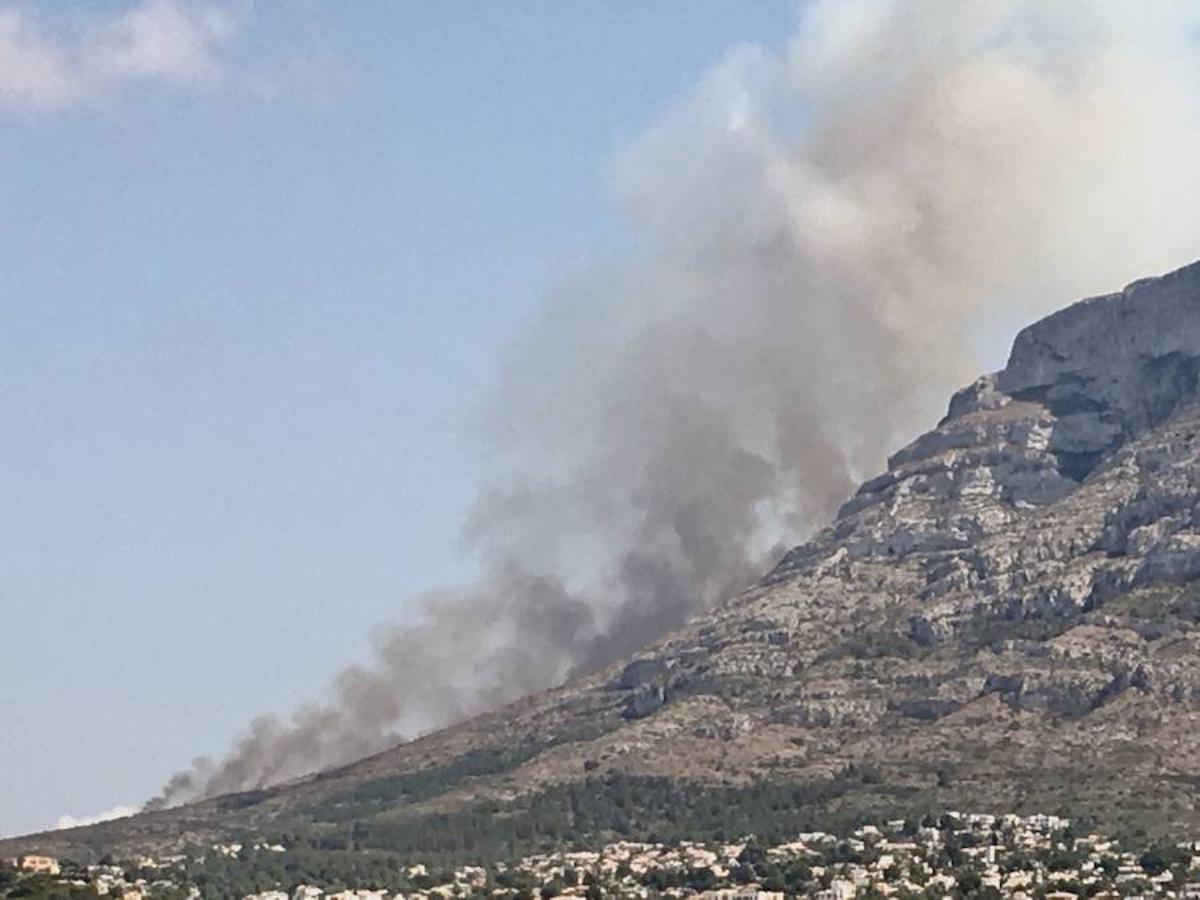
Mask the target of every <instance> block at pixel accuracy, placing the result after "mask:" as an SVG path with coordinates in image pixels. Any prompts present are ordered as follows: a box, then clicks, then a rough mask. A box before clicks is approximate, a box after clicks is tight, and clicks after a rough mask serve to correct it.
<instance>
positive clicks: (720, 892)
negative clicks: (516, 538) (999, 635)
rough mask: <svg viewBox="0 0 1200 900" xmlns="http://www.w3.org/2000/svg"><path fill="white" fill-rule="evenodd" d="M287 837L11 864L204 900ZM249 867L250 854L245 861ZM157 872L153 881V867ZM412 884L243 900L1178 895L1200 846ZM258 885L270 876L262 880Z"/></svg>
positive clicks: (898, 839) (748, 859)
mask: <svg viewBox="0 0 1200 900" xmlns="http://www.w3.org/2000/svg"><path fill="white" fill-rule="evenodd" d="M246 849H251V850H253V851H255V852H256V853H263V852H265V853H281V854H283V853H287V852H288V850H287V848H286V847H284V846H283V845H282V844H262V843H260V844H253V845H251V846H250V847H249V848H244V847H243V845H241V844H215V845H213V846H212V847H210V848H209V850H208V851H206V854H205V855H201V856H198V857H196V858H190V857H186V856H174V857H169V858H164V859H151V858H146V857H141V858H137V859H134V860H129V861H128V862H126V863H125V864H124V865H111V864H109V865H92V866H88V867H86V868H84V869H78V870H73V871H69V870H68V866H67V865H66V864H65V863H60V862H59V860H56V859H53V858H51V857H48V856H23V857H20V858H19V859H16V860H13V861H12V866H13V868H14V869H16V872H17V877H18V878H22V877H25V878H37V877H40V878H48V879H54V880H57V881H58V882H59V883H62V884H69V885H72V886H74V887H77V888H84V889H90V890H91V891H92V892H94V893H95V894H97V895H99V896H107V897H113V898H120V900H155V898H160V897H162V898H171V900H175V898H181V897H182V898H190V900H199V898H202V897H204V896H205V893H204V890H203V886H202V885H201V884H197V883H192V881H191V878H190V875H189V869H190V867H191V866H192V865H193V864H196V863H202V862H203V861H204V859H205V856H206V855H207V856H211V857H212V858H220V859H225V860H229V861H231V862H232V863H233V864H236V865H241V864H242V862H243V861H244V859H245V858H247V857H248V856H249V855H248V854H244V852H243V851H244V850H246ZM247 864H249V863H247ZM156 874H157V875H160V876H161V877H150V876H155V875H156ZM396 876H397V879H399V880H400V881H402V882H403V883H405V884H407V885H408V887H406V888H405V889H403V890H395V889H393V890H392V891H390V892H389V891H386V890H382V889H380V888H379V887H378V886H377V885H360V886H354V887H346V886H344V885H339V886H331V885H325V886H322V885H318V884H310V883H302V884H292V885H286V884H279V885H276V886H274V887H272V888H270V889H268V890H263V891H261V892H259V893H250V894H245V895H244V897H243V900H409V898H446V900H449V898H470V897H475V898H483V897H493V898H538V900H550V898H564V900H565V898H585V900H593V898H602V897H630V898H635V897H636V898H652V897H699V898H711V900H784V898H785V897H812V898H816V900H854V898H871V900H874V898H880V897H885V898H886V897H895V898H898V900H908V898H943V897H950V896H956V897H967V896H970V897H985V898H986V897H1011V898H1014V900H1083V898H1100V900H1116V898H1126V900H1128V898H1133V900H1140V898H1150V897H1155V898H1177V900H1200V845H1197V844H1191V843H1181V844H1173V845H1168V846H1165V847H1157V848H1142V849H1140V850H1134V849H1125V848H1122V847H1121V846H1119V845H1118V843H1117V842H1116V841H1115V840H1112V839H1110V838H1106V837H1104V836H1102V835H1099V834H1094V833H1087V834H1081V833H1077V832H1076V831H1075V830H1074V829H1073V828H1072V827H1071V823H1070V822H1069V821H1067V820H1066V819H1062V818H1058V817H1055V816H1046V815H1034V816H1025V817H1021V816H1015V815H1009V816H992V815H967V814H961V813H946V814H944V815H942V816H940V817H939V818H936V819H933V818H930V817H926V818H925V819H924V820H922V821H920V822H914V821H903V820H896V821H890V822H886V823H883V824H880V825H864V826H862V827H860V828H858V829H857V830H855V831H853V832H852V833H850V834H846V835H841V836H839V835H835V834H829V833H826V832H821V831H817V832H806V833H801V834H797V835H796V836H795V837H794V838H793V839H791V840H789V841H787V842H784V843H781V844H777V845H774V846H764V845H761V844H759V843H757V842H756V841H754V840H753V839H749V840H742V841H736V842H729V843H713V844H709V843H702V842H687V841H685V842H680V843H677V844H662V843H637V842H631V841H621V842H617V843H611V844H608V845H606V846H603V847H600V848H597V849H595V850H562V851H556V852H549V853H544V854H539V855H534V856H527V857H525V858H523V859H520V860H519V861H516V862H510V863H499V862H497V863H495V864H493V865H490V866H486V867H485V866H469V865H464V866H458V867H451V868H447V869H442V870H437V869H434V868H432V867H429V866H428V865H426V864H423V863H412V864H410V865H405V866H403V867H402V869H401V871H399V872H397V873H396ZM260 883H261V881H260Z"/></svg>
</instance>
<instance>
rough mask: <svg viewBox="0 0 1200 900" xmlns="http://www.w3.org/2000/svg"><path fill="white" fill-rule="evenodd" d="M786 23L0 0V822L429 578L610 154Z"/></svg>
mask: <svg viewBox="0 0 1200 900" xmlns="http://www.w3.org/2000/svg"><path fill="white" fill-rule="evenodd" d="M795 16H796V10H795V8H794V6H793V4H792V3H791V2H783V0H781V2H766V0H762V2H755V3H745V2H742V0H685V2H654V3H611V2H608V0H597V2H587V0H574V2H570V3H562V2H557V0H545V2H533V0H523V2H521V3H503V4H500V3H466V2H462V3H455V2H421V3H418V2H384V0H380V2H356V3H353V4H346V3H335V2H324V3H322V2H308V0H305V2H294V0H289V2H283V0H278V2H271V0H257V2H244V0H238V2H232V3H223V4H220V3H217V4H211V5H202V4H198V3H189V2H184V0H178V2H168V0H146V2H143V0H128V2H127V0H121V2H118V0H111V2H100V0H97V2H93V3H82V2H76V3H73V4H68V3H58V2H55V3H50V2H46V3H39V2H32V0H30V2H18V3H15V4H14V3H11V2H4V0H0V171H2V173H3V175H2V180H0V191H2V193H0V421H2V422H3V423H4V426H5V427H4V434H5V438H4V440H3V441H2V442H0V497H2V498H3V502H2V503H0V611H2V613H3V620H4V632H3V633H4V636H5V638H6V640H5V641H4V649H3V651H2V652H0V685H2V686H3V687H2V688H0V834H4V833H15V832H21V831H27V830H31V829H35V828H41V827H47V826H50V825H53V824H54V823H55V822H56V820H58V818H59V817H60V816H62V815H64V814H72V815H89V814H94V813H97V812H99V811H102V810H105V809H108V808H110V807H113V806H116V805H120V804H127V803H136V802H139V801H141V800H143V799H145V798H147V797H149V796H150V795H151V794H152V793H153V792H154V791H155V790H156V789H157V788H158V787H159V786H160V785H161V783H162V782H163V780H164V778H166V776H168V775H169V774H171V773H172V772H173V771H176V770H177V769H179V768H180V767H181V766H185V765H186V764H187V763H188V761H189V760H190V759H191V757H192V756H194V755H196V754H199V753H202V752H208V753H220V752H221V751H222V750H223V749H224V748H225V747H226V746H227V745H228V743H229V740H230V739H231V738H232V737H233V736H234V735H235V733H237V732H238V731H239V730H240V729H241V728H242V727H243V726H244V725H245V723H246V722H247V721H248V720H249V719H250V717H251V716H253V715H254V714H257V713H259V712H261V711H263V710H264V709H278V710H287V709H291V708H292V707H293V706H294V705H295V704H296V703H299V702H302V701H304V700H308V699H312V698H319V697H320V696H322V693H323V691H324V689H325V687H326V685H327V684H328V681H329V678H330V676H331V674H332V673H333V672H335V671H337V670H338V669H340V668H341V667H342V666H344V665H345V664H346V663H348V662H350V661H352V660H354V659H357V658H361V657H362V656H363V655H364V654H365V653H366V648H367V646H368V643H369V633H370V629H371V626H372V625H374V624H376V623H378V622H380V621H381V620H387V619H395V618H397V617H399V616H402V615H403V609H404V602H405V599H406V598H407V597H410V596H411V595H412V594H413V593H414V592H416V591H417V590H419V589H422V588H425V587H429V586H431V585H434V584H439V583H445V582H447V581H450V582H453V581H457V580H460V579H461V578H462V577H463V576H464V574H465V572H464V570H469V568H470V565H471V564H470V562H469V561H468V560H466V559H465V557H464V556H462V555H461V554H460V551H459V549H458V546H457V540H458V539H457V534H458V528H459V525H460V520H461V515H462V512H463V509H464V507H465V505H466V504H467V503H468V501H469V499H470V497H471V495H472V492H473V490H474V474H475V471H476V470H477V468H478V466H479V461H478V460H474V459H472V458H471V457H470V455H469V451H468V450H467V449H465V448H466V446H467V443H466V442H465V441H464V440H463V432H464V429H466V428H469V427H470V422H471V421H472V416H473V413H474V409H475V406H476V405H477V404H478V403H479V402H480V397H481V394H482V393H483V391H484V389H485V386H486V384H487V383H488V379H489V375H490V373H491V372H492V371H493V367H494V365H495V361H496V356H497V353H498V352H499V349H500V347H501V346H502V345H503V343H504V342H505V340H506V339H507V338H508V337H510V336H511V335H512V334H513V333H514V332H515V331H516V330H517V329H518V328H519V327H520V325H521V323H522V321H523V320H524V319H525V318H526V317H527V316H529V315H530V314H531V312H532V310H533V309H534V307H535V305H536V303H537V301H538V299H539V297H540V296H541V295H542V294H543V293H544V292H545V290H546V289H547V288H549V287H551V286H553V285H554V283H555V282H556V280H557V279H559V278H561V277H562V276H563V275H564V273H566V272H568V271H569V270H571V269H572V268H573V267H576V266H578V265H579V264H580V263H581V262H582V261H585V260H588V259H594V258H596V257H603V256H604V255H605V254H606V253H609V252H612V251H613V250H615V249H616V248H618V247H619V246H620V245H621V243H622V241H623V240H625V238H626V236H625V234H624V233H623V231H622V227H621V223H620V221H619V219H618V218H617V217H616V215H615V212H614V210H613V208H612V206H611V205H610V199H609V193H608V190H607V179H608V175H609V165H610V162H611V160H612V158H613V154H614V152H615V151H616V150H618V149H619V148H620V147H622V146H623V145H624V144H625V143H626V142H628V141H629V140H630V139H631V138H633V137H634V136H635V135H637V134H638V133H639V132H640V131H641V130H642V129H644V128H645V127H646V126H647V124H648V123H650V122H652V121H653V120H654V119H655V118H656V117H657V116H658V115H660V114H661V112H662V111H663V109H664V108H666V107H667V106H669V105H670V104H671V102H672V101H673V100H674V99H676V98H677V97H679V96H680V95H681V94H683V93H684V92H686V91H687V90H688V89H689V88H690V87H691V86H692V85H693V84H694V83H695V82H696V80H697V79H698V78H699V76H700V75H701V73H703V72H704V71H705V70H706V69H707V68H708V67H710V66H711V65H712V64H713V63H714V62H715V61H717V60H718V59H720V58H721V57H722V56H723V55H724V53H725V52H726V51H727V50H729V48H731V47H732V46H734V45H735V44H737V43H738V42H740V41H755V42H759V43H763V44H766V45H767V46H776V45H777V44H778V43H780V42H782V41H784V40H785V39H786V38H787V36H788V35H789V34H790V33H791V31H792V29H793V27H794V20H795Z"/></svg>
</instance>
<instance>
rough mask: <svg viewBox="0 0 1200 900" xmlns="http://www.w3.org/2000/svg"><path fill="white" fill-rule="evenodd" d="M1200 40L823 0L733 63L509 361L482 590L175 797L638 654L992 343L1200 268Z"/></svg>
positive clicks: (1004, 8) (859, 468)
mask: <svg viewBox="0 0 1200 900" xmlns="http://www.w3.org/2000/svg"><path fill="white" fill-rule="evenodd" d="M1198 22H1200V9H1198V8H1197V5H1196V4H1193V3H1183V2H1180V3H1169V4H1168V3H1162V4H1131V3H1126V2H1123V0H1117V2H1111V3H1107V2H1090V3H1084V2H1075V0H1070V2H1068V0H1060V2H1055V0H1027V2H1023V0H960V2H954V3H944V2H938V0H904V2H883V0H824V2H817V3H815V4H812V5H810V6H808V7H806V9H805V11H804V13H803V15H802V17H801V18H800V21H799V24H798V30H797V33H796V35H795V36H794V37H793V38H792V39H791V41H790V42H789V43H788V45H787V46H786V48H785V49H784V50H782V51H779V52H773V51H768V50H766V49H764V48H762V47H758V46H741V47H737V48H735V49H733V50H732V51H731V52H730V53H729V54H728V56H727V58H726V59H725V60H724V61H723V62H721V63H720V64H719V65H717V66H716V67H715V68H714V69H713V70H712V71H711V72H710V73H709V74H708V75H707V76H706V77H705V78H704V79H703V81H702V82H701V83H700V84H699V85H698V86H697V87H696V88H695V90H694V92H693V93H692V94H691V95H690V96H688V97H686V98H684V99H683V100H682V101H681V102H680V103H679V105H678V106H677V107H676V108H675V109H673V110H671V111H670V112H669V113H668V114H666V115H665V117H664V118H663V120H662V121H661V122H659V123H658V124H657V125H656V126H655V127H654V128H652V129H651V130H650V131H649V133H647V134H645V135H644V136H643V137H642V138H641V139H640V140H639V141H637V142H636V144H635V145H634V146H632V147H629V148H628V149H627V151H626V152H625V153H623V154H622V156H621V157H620V159H618V160H617V162H616V164H615V167H614V170H615V175H614V186H615V191H616V193H617V196H618V197H619V199H620V202H621V203H622V205H623V208H624V210H625V211H626V212H627V214H628V219H629V223H630V228H631V231H632V233H633V236H634V237H635V246H636V250H634V251H632V252H630V253H629V254H628V255H627V257H626V258H624V259H622V260H619V261H617V262H613V263H609V264H605V265H597V266H595V267H594V268H592V269H590V270H589V271H585V272H580V273H578V274H577V275H576V276H575V277H574V278H573V279H571V280H570V281H569V283H566V284H564V285H562V286H561V287H560V288H559V289H558V290H557V291H556V292H554V294H553V295H552V296H550V297H548V298H547V300H546V303H545V305H544V309H543V312H542V314H541V315H540V317H539V318H538V319H537V320H536V322H535V323H534V324H533V325H531V326H530V327H529V329H528V330H527V332H526V333H525V334H524V335H523V336H522V337H521V339H520V340H519V341H518V342H517V343H516V345H515V346H513V347H512V348H511V351H510V353H509V355H508V356H507V358H506V362H505V364H504V365H503V367H502V371H501V373H500V376H499V378H498V387H497V389H496V392H495V396H494V398H493V402H492V403H491V404H490V406H489V412H488V414H487V416H486V421H485V423H484V427H483V428H482V429H481V432H482V435H483V441H482V452H483V453H484V454H485V455H486V458H487V459H488V460H489V463H490V465H491V467H492V468H491V471H492V472H493V477H492V478H491V480H490V481H489V483H488V484H487V485H486V486H485V487H484V489H483V490H481V492H480V496H479V499H478V502H477V503H476V505H475V507H474V511H473V513H472V515H471V517H470V521H469V522H468V523H467V526H466V533H467V539H468V541H469V544H470V546H471V548H472V550H473V551H474V553H475V554H476V558H477V560H478V563H479V571H480V572H481V573H482V576H481V577H480V579H479V580H478V581H477V582H476V583H474V584H471V585H468V586H465V587H458V588H450V589H447V590H444V591H437V592H435V593H433V594H430V595H429V596H426V597H424V598H421V599H420V600H419V601H418V605H417V609H418V610H419V612H418V613H417V615H416V616H415V618H414V620H413V623H412V624H408V625H405V626H403V627H395V628H387V629H381V630H380V632H379V634H378V636H377V637H378V639H377V654H376V656H375V658H374V660H372V661H371V662H370V663H369V664H366V665H363V666H356V667H353V668H351V669H348V670H347V671H345V672H343V673H342V674H341V675H340V676H339V677H338V678H337V680H336V682H335V684H334V686H333V691H332V700H331V701H329V702H327V703H323V704H320V705H314V706H312V707H306V708H302V709H300V710H298V711H296V712H295V713H294V714H293V715H292V716H291V717H290V718H289V719H287V720H279V719H276V718H270V717H267V718H262V719H260V720H258V721H256V722H254V723H253V724H252V726H251V727H250V729H249V730H248V731H247V732H246V734H245V735H244V737H242V739H241V740H240V741H238V742H237V743H236V745H235V746H234V747H233V748H232V750H231V751H230V753H229V755H228V756H227V757H226V758H225V759H223V760H220V761H217V762H209V761H199V762H197V763H196V764H195V766H194V767H193V769H192V770H190V771H188V772H185V773H182V774H180V775H178V776H176V777H175V778H174V779H173V780H172V781H171V783H170V784H168V785H167V786H166V788H165V789H164V791H163V794H162V796H161V798H160V799H159V800H158V801H157V802H159V803H178V802H183V801H186V800H189V799H193V798H197V797H204V796H211V795H214V794H217V793H221V792H226V791H232V790H238V789H246V788H252V787H256V786H260V785H265V784H270V783H273V782H277V781H279V780H282V779H286V778H289V777H293V776H297V775H300V774H302V773H305V772H309V771H312V770H315V769H320V768H322V767H327V766H330V765H333V764H337V763H342V762H346V761H349V760H351V759H353V758H355V757H358V756H361V755H363V754H366V753H368V752H370V751H373V750H378V749H380V748H382V747H383V746H385V745H387V744H388V743H389V742H392V741H395V740H398V739H399V738H401V737H411V736H413V735H416V734H419V733H421V732H425V731H428V730H430V729H434V728H437V727H440V726H443V725H446V724H448V723H450V722H452V721H455V720H457V719H461V718H463V717H465V716H469V715H471V714H473V713H476V712H479V711H481V710H484V709H486V708H489V707H493V706H495V705H497V704H501V703H504V702H505V701H508V700H512V699H514V698H517V697H519V696H521V695H523V694H526V693H528V692H531V691H536V690H539V689H542V688H546V687H548V686H550V685H553V684H556V683H558V682H561V681H562V680H563V679H564V678H567V677H569V676H570V675H572V674H574V673H579V672H586V671H589V670H594V669H596V668H597V667H600V666H603V665H604V664H606V663H608V662H610V661H613V660H615V659H618V658H620V657H621V656H622V655H623V654H627V653H629V652H631V651H633V650H635V649H636V648H637V647H638V646H640V645H642V644H644V643H646V642H647V641H650V640H652V639H654V638H656V637H657V636H660V635H662V634H663V633H664V632H666V631H667V630H669V629H671V628H672V627H675V626H677V625H679V624H680V623H682V622H683V621H684V620H686V619H687V618H688V617H690V616H692V615H694V614H696V613H698V612H700V611H702V610H704V609H705V608H706V607H708V606H709V605H710V604H712V603H713V602H715V601H716V600H718V599H720V598H722V597H724V596H727V595H729V594H730V593H731V592H734V591H736V590H738V589H739V588H740V587H743V586H745V585H747V584H748V583H750V582H751V581H752V580H753V579H754V578H755V577H756V576H757V575H759V574H761V573H762V572H763V571H764V568H765V567H766V566H767V565H769V562H770V560H771V559H772V556H773V554H774V553H777V552H778V548H780V547H783V546H786V545H788V544H790V543H794V542H796V541H797V540H798V539H800V538H802V537H803V536H804V535H805V533H806V532H807V531H809V530H810V529H811V528H812V527H814V525H818V524H820V523H821V522H822V520H824V519H825V518H826V517H827V516H828V515H829V514H830V513H831V511H832V510H834V509H835V507H836V505H837V503H838V502H840V501H841V500H842V499H844V498H845V497H846V495H847V494H848V493H849V492H850V490H851V489H852V486H853V485H854V483H855V482H856V481H857V480H858V479H860V478H861V477H864V476H865V475H869V474H872V473H873V472H874V471H876V470H878V469H879V467H880V466H881V464H882V462H883V459H884V455H885V454H886V452H888V451H889V450H890V449H893V448H894V447H895V446H896V445H897V443H898V442H899V441H900V440H901V439H903V438H905V437H910V436H912V434H913V433H914V432H915V431H916V430H917V429H918V427H923V426H927V425H928V424H929V423H930V422H931V421H932V420H933V419H935V418H936V415H937V414H938V413H939V412H940V410H941V408H942V404H943V403H944V402H945V399H946V397H947V396H948V392H949V391H950V390H951V389H952V388H954V387H956V386H958V385H960V384H961V383H963V382H964V381H965V380H966V379H968V378H969V377H970V376H972V375H973V374H975V373H974V371H973V370H974V368H975V363H974V362H973V360H972V356H973V352H972V349H971V348H972V347H974V346H977V345H978V342H979V340H980V334H981V330H983V329H986V328H988V327H989V326H990V327H995V326H996V323H1003V325H1004V327H1005V329H1006V330H1007V329H1008V328H1011V327H1012V326H1013V325H1015V324H1017V323H1018V322H1019V321H1021V320H1022V319H1025V318H1027V317H1029V316H1032V315H1033V314H1035V313H1038V312H1043V311H1045V310H1047V309H1048V308H1050V307H1052V306H1058V305H1061V304H1063V303H1065V302H1066V301H1068V300H1070V299H1073V298H1076V297H1079V296H1081V295H1084V294H1087V293H1095V292H1099V291H1102V290H1109V289H1112V288H1114V287H1119V286H1120V285H1121V284H1123V283H1124V282H1125V281H1128V280H1131V279H1132V278H1133V277H1136V276H1140V275H1145V274H1149V273H1153V272H1156V271H1162V270H1164V269H1168V268H1171V267H1173V266H1175V265H1177V264H1180V263H1182V262H1185V261H1187V260H1189V259H1190V258H1192V257H1194V256H1196V255H1198V254H1197V250H1198V248H1200V227H1198V226H1200V168H1198V167H1197V166H1196V160H1197V159H1200V121H1198V112H1200V107H1198V106H1197V101H1198V100H1200V77H1197V76H1198V75H1200V72H1198V71H1197V68H1198V67H1197V59H1198V56H1197V52H1196V49H1195V46H1194V45H1195V33H1196V25H1197V23H1198ZM1004 339H1005V340H1006V339H1007V335H1006V336H1005V338H1004ZM999 340H1000V338H999V337H997V343H998V342H999Z"/></svg>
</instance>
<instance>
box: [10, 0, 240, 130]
mask: <svg viewBox="0 0 1200 900" xmlns="http://www.w3.org/2000/svg"><path fill="white" fill-rule="evenodd" d="M236 26H237V21H236V18H235V16H234V15H233V13H232V12H231V11H230V10H229V9H228V8H227V7H223V6H216V5H213V4H208V3H198V2H188V0H139V2H137V3H135V4H134V5H130V6H126V7H124V8H122V9H120V10H119V11H117V12H115V13H112V14H109V15H107V16H103V17H98V16H94V15H92V16H86V17H75V16H57V17H52V16H45V15H43V16H39V15H35V14H34V13H33V11H32V10H31V8H30V7H28V6H27V5H25V4H21V3H5V2H4V0H0V110H22V111H38V110H52V109H63V108H67V107H72V106H80V105H88V104H94V103H97V102H99V101H102V100H104V99H107V98H110V97H112V96H114V95H116V94H118V93H119V92H120V91H121V90H123V89H125V88H127V87H129V86H131V85H133V84H135V83H138V82H142V83H147V82H159V83H164V84H171V85H176V86H180V87H198V86H205V85H211V84H215V83H217V82H219V81H220V80H221V78H222V77H223V75H224V73H225V65H224V61H223V59H222V57H221V52H220V51H221V49H222V47H223V45H225V44H227V43H228V42H229V40H230V39H231V38H232V37H233V34H234V32H235V31H236Z"/></svg>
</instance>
